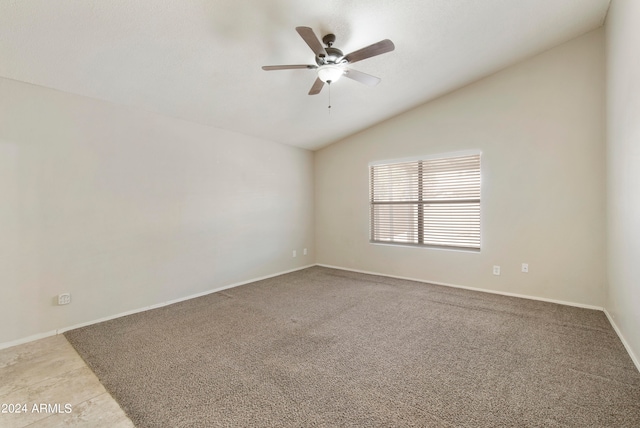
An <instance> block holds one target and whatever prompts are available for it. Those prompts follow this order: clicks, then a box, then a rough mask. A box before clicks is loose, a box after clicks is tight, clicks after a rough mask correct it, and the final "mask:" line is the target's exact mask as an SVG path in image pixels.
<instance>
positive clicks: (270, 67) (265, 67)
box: [262, 64, 318, 71]
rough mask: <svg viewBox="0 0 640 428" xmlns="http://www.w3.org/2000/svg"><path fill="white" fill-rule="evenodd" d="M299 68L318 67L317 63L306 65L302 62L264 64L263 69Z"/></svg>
mask: <svg viewBox="0 0 640 428" xmlns="http://www.w3.org/2000/svg"><path fill="white" fill-rule="evenodd" d="M298 68H308V69H314V68H318V66H317V65H305V64H300V65H263V66H262V69H263V70H266V71H272V70H294V69H298Z"/></svg>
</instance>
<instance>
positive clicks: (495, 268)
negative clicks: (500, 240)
mask: <svg viewBox="0 0 640 428" xmlns="http://www.w3.org/2000/svg"><path fill="white" fill-rule="evenodd" d="M493 274H494V275H500V266H494V267H493Z"/></svg>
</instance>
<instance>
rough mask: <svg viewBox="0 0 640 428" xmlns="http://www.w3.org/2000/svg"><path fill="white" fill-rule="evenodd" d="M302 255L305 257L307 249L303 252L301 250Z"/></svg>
mask: <svg viewBox="0 0 640 428" xmlns="http://www.w3.org/2000/svg"><path fill="white" fill-rule="evenodd" d="M302 255H303V256H306V255H307V249H306V248H305V249H304V250H302Z"/></svg>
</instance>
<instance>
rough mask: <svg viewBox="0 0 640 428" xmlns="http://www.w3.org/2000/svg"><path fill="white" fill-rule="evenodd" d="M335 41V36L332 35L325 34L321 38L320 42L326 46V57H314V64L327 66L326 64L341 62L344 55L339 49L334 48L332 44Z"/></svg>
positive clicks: (322, 55) (320, 55) (321, 55)
mask: <svg viewBox="0 0 640 428" xmlns="http://www.w3.org/2000/svg"><path fill="white" fill-rule="evenodd" d="M335 41H336V36H335V35H334V34H327V35H326V36H324V37H323V38H322V42H323V43H324V44H325V45H327V47H326V48H324V50H325V52H326V53H327V55H324V54H319V55H316V64H318V65H319V66H320V65H327V64H340V63H342V62H343V61H342V60H343V58H344V54H343V53H342V51H341V50H340V49H337V48H334V47H332V46H333V43H334V42H335Z"/></svg>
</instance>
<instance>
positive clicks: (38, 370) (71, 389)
mask: <svg viewBox="0 0 640 428" xmlns="http://www.w3.org/2000/svg"><path fill="white" fill-rule="evenodd" d="M67 404H69V405H70V406H67V407H65V405H67ZM16 405H18V408H19V409H20V410H23V409H25V406H24V405H26V412H20V413H17V412H16ZM34 405H35V408H34ZM41 405H44V407H42V408H40V406H41ZM133 426H134V425H133V423H132V422H131V421H130V420H129V418H127V416H126V415H125V413H124V412H123V411H122V409H121V408H120V406H118V403H116V402H115V400H114V399H113V398H112V397H111V395H109V393H108V392H107V391H106V390H105V389H104V387H103V386H102V384H101V383H100V381H99V380H98V378H97V377H96V376H95V375H94V374H93V372H92V371H91V370H90V369H89V367H87V365H86V364H85V363H84V361H83V360H82V358H80V355H78V353H77V352H76V351H75V350H74V349H73V347H72V346H71V345H70V344H69V342H67V339H65V337H64V336H63V335H57V336H52V337H47V338H45V339H40V340H36V341H34V342H30V343H25V344H24V345H19V346H14V347H12V348H7V349H2V350H0V427H3V428H14V427H15V428H17V427H30V428H31V427H33V428H36V427H92V428H101V427H105V428H107V427H108V428H124V427H133Z"/></svg>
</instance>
